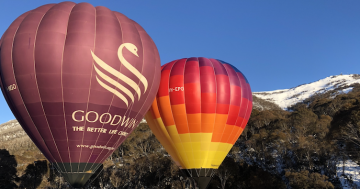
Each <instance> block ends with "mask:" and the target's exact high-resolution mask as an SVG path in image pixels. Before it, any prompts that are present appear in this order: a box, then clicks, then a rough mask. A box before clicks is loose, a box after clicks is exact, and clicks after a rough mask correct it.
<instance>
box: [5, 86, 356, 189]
mask: <svg viewBox="0 0 360 189" xmlns="http://www.w3.org/2000/svg"><path fill="white" fill-rule="evenodd" d="M359 126H360V87H358V86H357V85H356V86H354V89H353V91H352V92H349V93H348V94H338V95H337V96H336V97H334V96H333V95H325V96H322V95H316V96H314V97H313V98H312V99H311V100H308V101H306V103H299V104H297V105H295V106H294V107H292V109H291V111H283V110H279V109H278V108H276V109H272V110H262V111H260V110H256V109H254V110H253V112H252V114H251V117H250V120H249V122H248V125H247V127H246V129H245V130H244V132H243V133H242V134H241V136H240V138H239V139H238V141H237V142H236V144H235V145H234V147H233V148H232V150H231V151H230V153H229V155H228V157H226V159H225V160H224V162H223V163H222V165H221V166H220V168H219V170H218V171H217V173H216V174H215V176H214V178H213V180H212V181H211V183H210V186H209V188H210V189H215V188H230V189H231V188H244V189H251V188H255V189H257V188H259V189H261V188H274V189H275V188H276V189H282V188H284V189H285V188H294V189H300V188H301V189H310V188H323V189H332V188H342V186H341V183H340V181H339V177H340V176H341V175H339V174H337V165H338V164H339V162H341V161H345V160H348V159H352V160H353V161H354V162H359V160H360V153H359V147H360V127H359ZM19 164H22V162H21V159H19V158H18V157H14V156H12V155H10V154H9V152H8V151H7V150H0V167H1V168H0V188H5V189H6V188H48V189H50V188H70V186H69V185H68V184H67V183H66V182H65V181H64V180H63V178H62V177H61V176H60V174H59V173H57V171H56V169H53V167H52V165H51V164H49V163H48V162H47V161H45V160H38V161H34V162H33V163H30V164H28V165H27V166H26V168H24V169H22V170H21V171H20V170H19V169H16V168H17V167H19V166H18V165H19ZM4 167H6V168H4ZM90 180H91V181H92V182H91V183H88V185H87V186H86V188H93V189H95V188H102V189H104V188H106V189H110V188H128V189H130V188H131V189H132V188H139V189H140V188H159V189H160V188H161V189H162V188H169V189H170V188H176V189H177V188H179V189H180V188H195V185H196V183H194V181H193V180H192V179H189V178H187V177H185V176H184V174H183V173H182V172H181V170H179V169H178V167H177V166H176V165H175V164H174V163H173V162H172V161H171V158H170V157H169V156H168V154H167V153H166V151H165V149H164V148H163V147H162V146H161V145H160V143H159V142H158V141H157V139H156V138H155V136H154V135H153V134H152V132H151V131H150V130H149V128H148V126H147V125H146V124H144V123H142V124H140V125H139V127H138V128H137V129H136V130H135V131H134V132H133V133H132V134H131V135H130V136H129V138H128V139H127V140H126V141H125V142H124V143H123V144H122V145H121V146H120V148H119V149H117V150H116V151H115V152H114V153H113V154H112V156H111V157H109V158H108V159H107V160H106V161H105V163H104V166H103V167H102V168H101V169H99V170H98V172H97V174H95V175H94V177H93V178H91V179H90ZM353 188H356V186H355V185H354V187H353Z"/></svg>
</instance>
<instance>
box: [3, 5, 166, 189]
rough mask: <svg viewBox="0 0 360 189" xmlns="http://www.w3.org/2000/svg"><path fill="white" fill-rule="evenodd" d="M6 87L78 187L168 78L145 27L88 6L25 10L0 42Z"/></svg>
mask: <svg viewBox="0 0 360 189" xmlns="http://www.w3.org/2000/svg"><path fill="white" fill-rule="evenodd" d="M0 61H1V62H0V76H1V77H0V86H1V89H2V92H3V94H4V97H5V99H6V101H7V103H8V105H9V107H10V109H11V110H12V112H13V113H14V115H15V117H16V118H17V120H18V121H19V122H20V124H21V125H22V127H23V128H24V130H25V131H26V133H27V134H28V135H29V136H30V138H31V139H32V140H33V141H34V143H35V144H36V145H37V146H38V148H39V149H40V150H41V151H42V152H43V154H44V155H45V156H46V158H48V159H49V161H50V162H52V163H54V164H55V165H56V167H57V169H58V170H59V171H60V172H62V173H63V176H64V177H65V179H66V180H67V181H68V182H69V183H70V184H71V185H72V186H74V187H81V186H83V185H84V184H85V183H86V182H87V180H88V179H89V178H90V176H91V175H92V174H93V173H94V172H95V171H96V170H97V168H98V167H99V166H100V165H101V163H102V162H103V161H104V160H105V159H106V158H107V157H108V156H109V155H110V154H111V153H112V152H113V151H114V150H115V149H116V148H118V146H119V145H120V144H121V143H122V142H123V141H124V140H125V139H126V137H127V136H128V135H129V134H130V133H131V132H132V131H133V130H134V129H135V127H136V126H137V124H138V123H139V121H140V120H141V119H142V118H143V117H144V115H145V113H146V111H147V110H148V109H149V107H150V106H151V103H152V102H153V100H154V97H155V95H156V93H157V90H158V87H159V81H160V58H159V53H158V51H157V48H156V46H155V44H154V42H153V41H152V39H151V38H150V37H149V35H148V34H147V33H146V32H145V30H144V29H143V28H142V27H141V26H140V25H139V24H137V23H136V22H134V21H133V20H130V19H129V18H127V17H126V16H124V15H123V14H121V13H118V12H115V11H111V10H109V9H108V8H105V7H102V6H99V7H93V6H92V5H91V4H88V3H79V4H76V3H73V2H62V3H59V4H48V5H44V6H41V7H38V8H36V9H34V10H31V11H29V12H26V13H24V14H23V15H21V16H20V17H18V18H17V19H16V20H15V21H14V22H13V23H12V24H11V25H10V27H9V28H8V29H7V30H6V32H5V33H4V35H3V36H2V38H1V41H0Z"/></svg>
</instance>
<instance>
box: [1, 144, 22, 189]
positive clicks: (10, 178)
mask: <svg viewBox="0 0 360 189" xmlns="http://www.w3.org/2000/svg"><path fill="white" fill-rule="evenodd" d="M16 167H17V162H16V160H15V157H14V156H13V155H10V153H9V152H8V151H7V150H5V149H0V188H2V189H13V188H17V185H16V184H15V182H16V181H18V177H17V176H16V173H17V170H16Z"/></svg>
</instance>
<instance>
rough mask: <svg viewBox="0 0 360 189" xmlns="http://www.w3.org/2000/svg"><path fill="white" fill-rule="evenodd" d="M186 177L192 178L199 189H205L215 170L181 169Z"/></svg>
mask: <svg viewBox="0 0 360 189" xmlns="http://www.w3.org/2000/svg"><path fill="white" fill-rule="evenodd" d="M181 170H182V171H183V172H184V173H185V174H186V176H188V177H191V178H193V179H194V180H195V181H196V183H197V184H198V187H199V189H206V188H207V187H208V185H209V183H210V181H211V179H212V177H213V176H214V174H215V170H216V169H206V168H205V169H201V168H200V169H181Z"/></svg>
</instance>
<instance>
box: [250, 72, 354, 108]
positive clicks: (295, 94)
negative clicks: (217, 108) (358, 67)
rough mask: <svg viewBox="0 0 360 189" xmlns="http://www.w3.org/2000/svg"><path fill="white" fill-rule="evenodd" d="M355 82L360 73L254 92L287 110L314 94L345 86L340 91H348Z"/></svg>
mask: <svg viewBox="0 0 360 189" xmlns="http://www.w3.org/2000/svg"><path fill="white" fill-rule="evenodd" d="M354 83H360V75H357V74H350V75H336V76H330V77H326V78H324V79H321V80H318V81H315V82H312V83H309V84H303V85H299V86H297V87H294V88H291V89H281V90H274V91H263V92H253V95H255V96H256V97H258V98H261V99H263V100H267V101H270V102H273V103H275V104H277V105H279V106H280V107H281V108H282V109H284V110H286V109H287V108H289V107H290V106H292V105H294V104H296V103H298V102H302V101H304V100H305V99H307V98H309V97H311V96H312V95H314V94H322V93H325V92H328V91H331V90H336V89H338V88H343V89H341V90H339V91H338V93H348V92H350V91H351V90H352V89H353V87H351V86H350V85H352V84H354Z"/></svg>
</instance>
